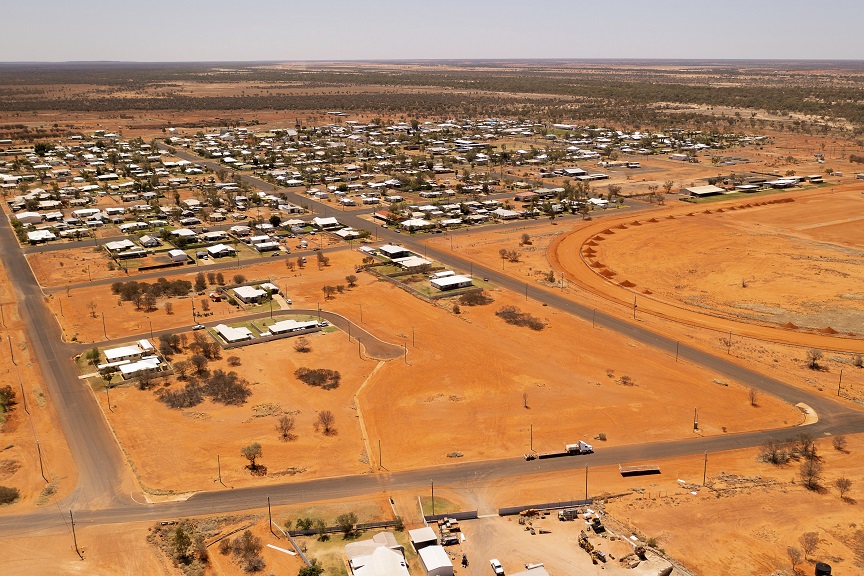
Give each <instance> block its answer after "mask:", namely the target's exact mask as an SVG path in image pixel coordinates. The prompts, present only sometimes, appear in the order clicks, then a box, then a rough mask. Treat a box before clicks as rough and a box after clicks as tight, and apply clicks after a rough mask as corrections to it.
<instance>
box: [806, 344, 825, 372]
mask: <svg viewBox="0 0 864 576" xmlns="http://www.w3.org/2000/svg"><path fill="white" fill-rule="evenodd" d="M821 359H822V351H821V350H819V349H818V348H811V349H810V350H808V351H807V367H808V368H810V369H811V370H819V369H820V368H821V366H819V360H821Z"/></svg>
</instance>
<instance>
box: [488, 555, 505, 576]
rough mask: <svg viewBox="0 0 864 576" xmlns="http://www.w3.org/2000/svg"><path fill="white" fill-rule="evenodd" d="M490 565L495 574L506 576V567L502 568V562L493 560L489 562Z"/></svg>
mask: <svg viewBox="0 0 864 576" xmlns="http://www.w3.org/2000/svg"><path fill="white" fill-rule="evenodd" d="M489 564H491V565H492V570H493V571H494V572H495V574H501V575H503V574H504V567H503V566H501V562H499V561H498V559H497V558H492V559H491V560H489Z"/></svg>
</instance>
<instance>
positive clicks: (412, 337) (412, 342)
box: [411, 326, 417, 348]
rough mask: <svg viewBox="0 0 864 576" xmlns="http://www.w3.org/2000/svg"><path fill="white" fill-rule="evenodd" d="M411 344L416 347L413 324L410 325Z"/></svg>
mask: <svg viewBox="0 0 864 576" xmlns="http://www.w3.org/2000/svg"><path fill="white" fill-rule="evenodd" d="M411 346H412V347H414V348H416V347H417V341H416V340H414V326H411Z"/></svg>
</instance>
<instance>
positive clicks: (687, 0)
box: [0, 0, 864, 62]
mask: <svg viewBox="0 0 864 576" xmlns="http://www.w3.org/2000/svg"><path fill="white" fill-rule="evenodd" d="M862 25H864V0H807V1H804V0H764V1H763V0H712V1H710V2H707V1H704V0H668V1H666V0H653V1H650V0H644V1H643V0H620V1H613V0H589V1H585V0H569V1H568V0H519V1H511V0H458V1H454V0H430V1H426V2H415V1H412V0H367V1H361V0H300V1H297V0H230V1H229V0H172V1H167V0H138V1H134V2H133V1H129V0H41V1H39V2H26V1H23V0H0V61H5V62H10V61H69V60H115V61H116V60H121V61H146V62H155V61H244V60H246V61H248V60H364V59H403V58H406V59H420V58H428V59H437V58H676V59H684V58H770V59H786V58H789V59H847V60H860V59H864V35H862V32H861V28H862Z"/></svg>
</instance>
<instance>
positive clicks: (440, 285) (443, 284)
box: [429, 275, 474, 291]
mask: <svg viewBox="0 0 864 576" xmlns="http://www.w3.org/2000/svg"><path fill="white" fill-rule="evenodd" d="M429 283H430V284H432V286H434V287H435V288H437V289H438V290H441V291H444V290H455V289H456V288H466V287H468V286H473V285H474V281H473V280H471V278H469V277H468V276H461V275H454V276H445V277H444V278H433V279H432V280H430V281H429Z"/></svg>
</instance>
